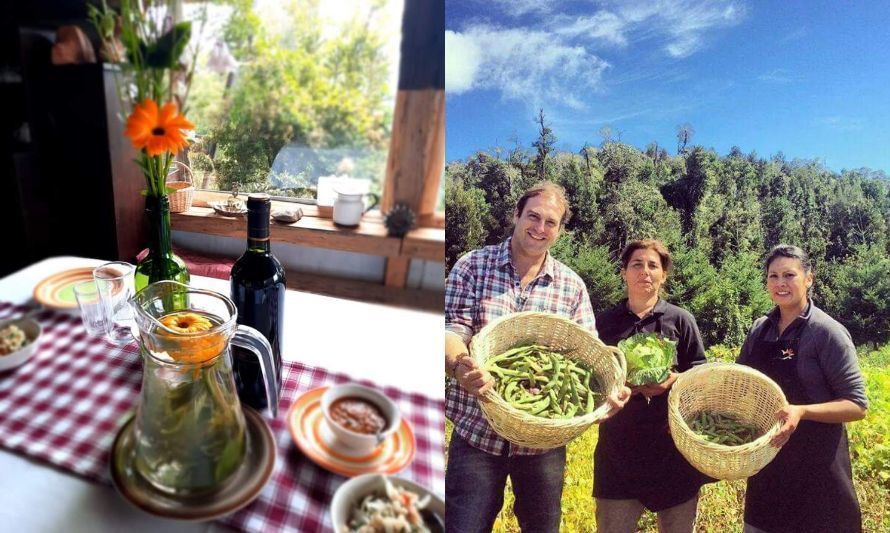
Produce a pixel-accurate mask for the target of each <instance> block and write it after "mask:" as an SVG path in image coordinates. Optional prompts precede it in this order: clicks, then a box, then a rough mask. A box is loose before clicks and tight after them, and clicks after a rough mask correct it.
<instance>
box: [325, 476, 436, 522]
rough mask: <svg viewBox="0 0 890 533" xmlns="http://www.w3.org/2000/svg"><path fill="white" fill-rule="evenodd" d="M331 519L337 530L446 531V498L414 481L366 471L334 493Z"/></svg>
mask: <svg viewBox="0 0 890 533" xmlns="http://www.w3.org/2000/svg"><path fill="white" fill-rule="evenodd" d="M331 522H332V525H333V526H334V531H335V532H336V533H378V532H379V533H384V532H389V531H400V532H406V533H444V532H445V501H444V500H443V499H442V498H440V497H439V496H436V495H435V494H433V493H432V492H430V491H429V490H427V489H425V488H424V487H421V486H420V485H418V484H417V483H414V482H413V481H408V480H407V479H402V478H396V477H389V476H383V475H380V474H365V475H361V476H357V477H354V478H352V479H350V480H349V481H347V482H345V483H343V484H342V485H340V488H338V489H337V492H335V493H334V498H333V500H331Z"/></svg>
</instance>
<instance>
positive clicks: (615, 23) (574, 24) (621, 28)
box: [550, 11, 627, 46]
mask: <svg viewBox="0 0 890 533" xmlns="http://www.w3.org/2000/svg"><path fill="white" fill-rule="evenodd" d="M550 26H551V27H552V28H553V32H554V33H556V34H557V35H563V36H567V37H581V38H584V37H587V38H590V39H599V40H602V41H605V42H607V43H611V44H615V45H619V46H625V45H627V36H626V35H625V30H626V28H627V22H626V21H625V20H624V19H622V18H621V17H619V16H618V15H616V14H614V13H611V12H609V11H598V12H596V13H594V14H593V15H590V16H580V17H570V16H568V15H559V16H558V17H556V18H555V19H554V21H553V23H552V24H551V25H550Z"/></svg>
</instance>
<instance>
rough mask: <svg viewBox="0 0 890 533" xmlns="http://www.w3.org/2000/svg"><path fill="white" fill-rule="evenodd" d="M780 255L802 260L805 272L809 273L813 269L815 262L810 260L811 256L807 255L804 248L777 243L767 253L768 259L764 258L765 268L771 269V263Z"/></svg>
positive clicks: (801, 263)
mask: <svg viewBox="0 0 890 533" xmlns="http://www.w3.org/2000/svg"><path fill="white" fill-rule="evenodd" d="M780 257H787V258H789V259H797V260H798V261H800V265H801V266H802V267H803V271H804V273H805V274H809V273H810V272H812V271H813V263H812V262H810V256H809V255H807V253H806V252H804V251H803V249H801V248H799V247H797V246H792V245H790V244H777V245H775V246H773V248H772V250H770V251H769V253H768V254H766V259H765V260H764V267H763V268H764V270H767V271H768V270H769V265H770V263H772V262H773V261H775V260H776V259H778V258H780Z"/></svg>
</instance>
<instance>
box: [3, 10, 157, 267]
mask: <svg viewBox="0 0 890 533" xmlns="http://www.w3.org/2000/svg"><path fill="white" fill-rule="evenodd" d="M16 30H17V32H18V36H19V41H18V43H17V44H18V47H19V60H20V63H19V64H18V65H15V67H14V68H12V69H11V70H16V71H17V73H18V74H19V76H20V81H19V82H18V85H19V91H18V94H17V95H14V97H12V98H11V99H10V100H4V101H3V103H2V104H0V105H2V106H3V107H4V108H5V109H4V110H3V113H4V116H6V115H7V114H9V115H15V116H16V117H15V118H11V119H10V120H9V121H6V120H4V122H3V124H4V131H3V135H4V142H3V144H2V147H0V172H2V175H0V213H3V214H2V216H3V219H0V223H2V224H3V226H2V227H3V228H4V229H5V230H6V231H7V232H8V233H10V234H12V239H11V241H12V242H11V243H10V244H11V247H12V250H14V251H13V252H12V253H11V254H10V253H6V252H4V253H2V254H0V256H2V257H3V258H4V259H3V260H2V261H0V275H3V274H7V273H9V272H11V271H13V270H16V269H18V268H21V267H22V266H26V265H27V264H29V263H32V262H34V261H37V260H40V259H42V258H45V257H49V256H53V255H79V256H85V257H96V258H102V259H109V260H112V259H123V260H127V261H131V262H132V261H135V256H136V254H137V253H138V251H139V247H140V244H141V243H143V242H145V239H144V229H143V225H144V218H143V210H144V200H143V198H142V196H141V195H140V194H139V191H140V190H141V189H142V188H143V187H144V183H143V182H144V180H143V179H142V177H141V174H140V171H139V168H138V166H137V165H136V164H135V162H134V161H133V158H134V156H135V153H134V152H133V149H132V148H131V147H130V146H129V144H128V143H127V142H126V139H125V138H124V137H123V135H122V130H123V126H122V124H121V122H120V118H119V116H118V113H119V107H118V102H117V94H116V89H115V85H114V79H113V76H114V73H113V71H111V70H110V69H109V68H108V67H103V65H102V64H80V65H52V64H51V61H50V50H51V47H52V44H53V36H54V35H55V32H54V30H52V29H48V28H46V27H44V26H40V27H30V26H20V27H18V28H16ZM23 128H24V129H23ZM23 132H24V133H23ZM13 255H14V256H15V257H13V258H11V259H8V260H7V257H10V256H13Z"/></svg>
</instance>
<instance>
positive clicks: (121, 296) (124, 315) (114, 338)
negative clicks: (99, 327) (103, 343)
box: [93, 261, 136, 344]
mask: <svg viewBox="0 0 890 533" xmlns="http://www.w3.org/2000/svg"><path fill="white" fill-rule="evenodd" d="M135 272H136V267H134V266H133V265H131V264H130V263H126V262H124V261H112V262H110V263H104V264H102V265H99V266H97V267H96V268H94V269H93V279H94V280H95V281H96V282H104V283H107V284H108V285H109V287H108V289H109V290H108V291H100V293H99V295H100V296H101V297H103V298H106V297H107V298H108V305H109V308H110V309H111V322H112V327H111V332H110V333H109V334H108V339H109V340H110V341H111V342H113V343H114V344H127V343H128V342H130V341H132V340H133V338H134V337H135V330H136V320H135V319H134V317H133V310H132V309H131V308H130V305H129V301H130V298H132V297H133V294H134V292H135V277H134V275H135Z"/></svg>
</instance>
